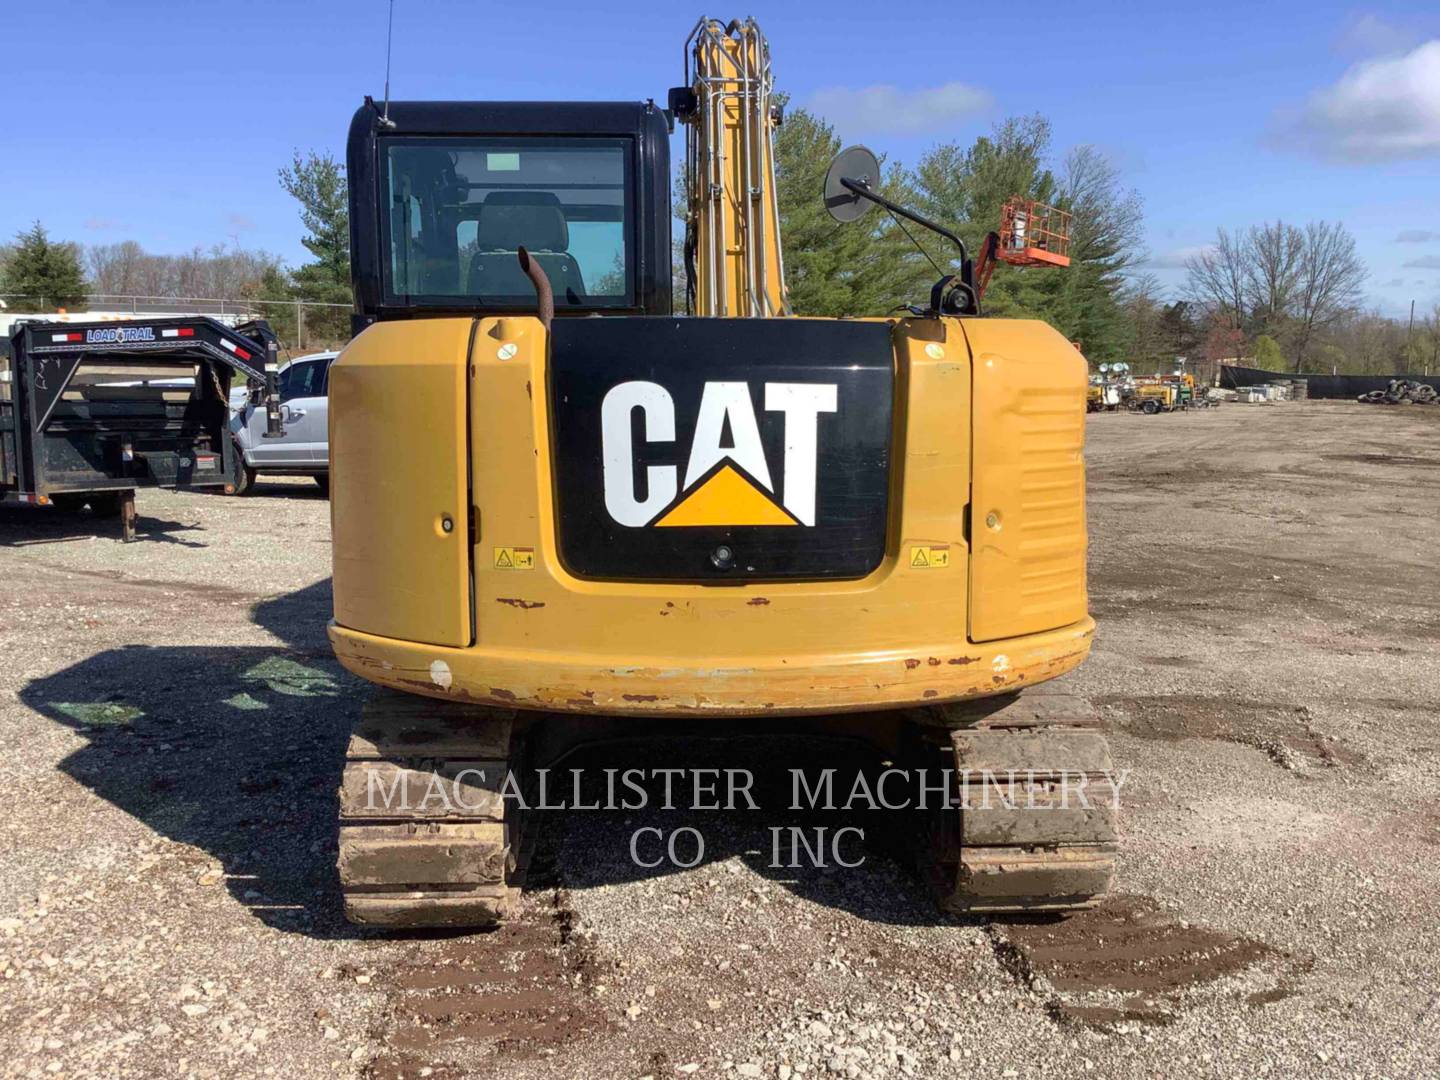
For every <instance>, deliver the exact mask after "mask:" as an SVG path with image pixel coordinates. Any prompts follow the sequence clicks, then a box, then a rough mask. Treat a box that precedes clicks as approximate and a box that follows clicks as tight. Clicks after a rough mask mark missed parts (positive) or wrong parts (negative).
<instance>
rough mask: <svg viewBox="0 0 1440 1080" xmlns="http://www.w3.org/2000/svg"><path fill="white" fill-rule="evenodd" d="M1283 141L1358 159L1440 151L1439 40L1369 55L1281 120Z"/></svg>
mask: <svg viewBox="0 0 1440 1080" xmlns="http://www.w3.org/2000/svg"><path fill="white" fill-rule="evenodd" d="M1278 134H1279V136H1280V138H1281V141H1283V142H1286V143H1290V144H1292V145H1295V146H1298V147H1300V148H1301V149H1304V150H1306V151H1308V152H1310V153H1313V154H1316V155H1318V156H1320V157H1323V158H1327V159H1330V160H1332V161H1341V162H1347V163H1351V164H1361V163H1369V162H1375V161H1398V160H1402V159H1406V158H1423V157H1432V156H1440V39H1436V40H1434V41H1427V42H1425V43H1424V44H1423V45H1420V46H1418V47H1416V48H1415V49H1412V50H1411V51H1410V52H1408V53H1405V54H1404V55H1401V56H1391V57H1383V58H1379V59H1374V60H1364V61H1361V62H1360V63H1358V64H1355V65H1354V66H1352V67H1351V68H1350V69H1349V70H1348V71H1346V72H1345V74H1344V75H1342V76H1341V77H1340V80H1339V81H1338V82H1337V83H1335V85H1334V86H1330V87H1326V88H1325V89H1323V90H1319V91H1317V92H1316V93H1314V94H1312V95H1311V97H1310V100H1309V101H1307V102H1306V103H1305V104H1304V105H1303V106H1302V107H1301V108H1300V109H1298V110H1295V111H1292V113H1291V114H1290V115H1288V116H1282V117H1280V118H1279V124H1278Z"/></svg>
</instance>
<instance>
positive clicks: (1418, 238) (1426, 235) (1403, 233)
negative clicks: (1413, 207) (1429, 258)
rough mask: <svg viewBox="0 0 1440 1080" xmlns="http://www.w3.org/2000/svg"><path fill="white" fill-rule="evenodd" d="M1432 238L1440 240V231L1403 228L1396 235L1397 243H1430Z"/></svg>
mask: <svg viewBox="0 0 1440 1080" xmlns="http://www.w3.org/2000/svg"><path fill="white" fill-rule="evenodd" d="M1431 240H1440V232H1431V231H1430V230H1429V229H1401V230H1400V233H1399V235H1397V236H1396V237H1395V242H1396V243H1397V244H1428V243H1429V242H1430V241H1431Z"/></svg>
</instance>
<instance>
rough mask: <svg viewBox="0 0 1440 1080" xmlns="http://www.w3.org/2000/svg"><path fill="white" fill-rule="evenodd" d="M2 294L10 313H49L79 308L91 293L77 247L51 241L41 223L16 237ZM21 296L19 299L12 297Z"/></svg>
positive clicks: (1, 279) (0, 282)
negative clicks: (56, 310) (50, 311)
mask: <svg viewBox="0 0 1440 1080" xmlns="http://www.w3.org/2000/svg"><path fill="white" fill-rule="evenodd" d="M0 294H7V295H5V303H6V304H7V305H8V307H9V308H10V310H11V311H37V312H38V311H49V310H53V309H54V308H69V307H77V306H79V305H81V304H83V303H84V302H85V297H86V295H87V294H88V290H87V288H86V286H85V274H84V271H83V270H81V268H80V249H79V247H78V246H77V245H75V244H68V243H57V242H55V241H52V240H51V239H50V236H49V234H48V233H46V231H45V228H44V226H42V225H41V224H40V223H39V222H38V221H37V222H35V224H34V225H32V226H31V227H30V228H29V229H26V230H25V231H23V232H21V233H20V234H19V235H17V236H16V237H15V246H14V248H12V249H11V251H10V254H9V258H7V259H6V260H5V264H4V267H3V269H0ZM13 294H19V295H13Z"/></svg>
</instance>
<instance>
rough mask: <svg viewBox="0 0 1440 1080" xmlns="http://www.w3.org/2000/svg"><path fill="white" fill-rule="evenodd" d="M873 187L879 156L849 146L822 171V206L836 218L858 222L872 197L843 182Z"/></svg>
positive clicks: (841, 220)
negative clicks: (823, 188)
mask: <svg viewBox="0 0 1440 1080" xmlns="http://www.w3.org/2000/svg"><path fill="white" fill-rule="evenodd" d="M847 180H848V181H850V183H851V184H858V185H860V186H861V187H864V188H867V189H873V188H875V187H877V186H879V184H880V159H879V158H877V157H876V156H875V155H874V154H873V153H872V152H871V151H870V150H869V148H867V147H864V146H851V147H849V148H847V149H845V150H841V151H840V153H838V154H836V155H835V160H834V161H832V162H831V163H830V168H829V169H828V170H827V171H826V173H825V196H824V197H825V209H826V210H827V211H829V213H830V216H831V217H832V218H834V219H835V220H836V221H839V222H842V223H845V222H851V221H857V220H859V218H861V217H862V216H863V215H864V214H865V212H866V211H867V210H869V209H870V205H871V203H872V202H873V201H874V200H872V199H867V198H865V197H864V196H863V195H860V194H857V193H856V192H855V191H854V190H853V189H852V188H850V187H848V186H847V185H846V184H845V181H847Z"/></svg>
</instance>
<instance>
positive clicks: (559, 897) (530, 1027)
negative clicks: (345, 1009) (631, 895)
mask: <svg viewBox="0 0 1440 1080" xmlns="http://www.w3.org/2000/svg"><path fill="white" fill-rule="evenodd" d="M572 918H573V916H572V915H571V913H570V910H569V906H568V900H567V897H566V895H565V893H564V892H563V891H560V890H547V891H546V893H544V894H541V895H534V896H529V897H527V899H526V902H525V910H524V912H523V914H522V915H521V917H520V918H518V919H516V920H515V921H513V922H511V923H508V924H506V925H505V926H503V927H501V928H500V929H498V930H495V931H493V932H490V933H481V934H470V935H465V936H462V937H456V938H453V939H450V940H448V941H442V942H438V943H435V944H434V945H433V946H432V947H429V948H426V949H424V951H423V953H422V955H421V956H420V957H418V958H416V959H414V960H413V961H409V962H407V963H405V964H403V965H402V966H400V967H398V968H396V969H394V970H392V971H391V972H389V974H388V975H387V976H385V977H384V979H383V980H382V985H384V986H385V988H386V989H387V990H389V991H390V1000H391V1003H392V1004H391V1008H390V1013H389V1017H388V1019H387V1022H386V1023H385V1024H384V1025H383V1028H382V1029H381V1030H377V1031H375V1032H373V1036H374V1038H375V1039H376V1041H377V1042H379V1043H381V1044H382V1045H384V1046H385V1048H386V1050H385V1053H384V1054H382V1055H381V1056H380V1057H379V1058H377V1059H376V1060H375V1061H373V1062H372V1063H371V1065H370V1067H369V1070H368V1075H369V1076H372V1077H375V1078H376V1080H391V1078H393V1080H400V1078H402V1077H414V1076H417V1075H420V1076H440V1077H444V1076H461V1075H463V1076H474V1075H477V1073H479V1074H483V1072H484V1069H485V1066H486V1065H487V1064H488V1065H490V1066H491V1067H493V1068H494V1069H495V1070H496V1071H497V1072H500V1071H503V1070H504V1069H505V1067H506V1063H507V1062H514V1061H517V1060H522V1059H529V1058H535V1057H541V1056H550V1055H552V1054H555V1053H557V1052H558V1051H559V1050H560V1048H563V1047H564V1046H566V1045H567V1044H569V1043H572V1042H574V1041H576V1040H578V1039H583V1038H586V1037H588V1036H591V1035H595V1034H598V1033H602V1032H604V1031H605V1030H606V1029H608V1028H609V1027H610V1026H611V1024H610V1021H609V1020H608V1019H607V1018H606V1017H605V1015H604V1013H603V1011H602V1009H601V1008H600V1006H599V1005H598V1003H597V1001H596V996H595V988H594V986H593V983H594V981H595V980H594V972H593V960H592V956H591V952H590V948H589V944H588V942H587V940H586V939H584V938H582V937H577V936H575V935H574V934H573V933H572V932H571V929H570V928H571V922H572ZM427 1070H428V1071H427Z"/></svg>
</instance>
